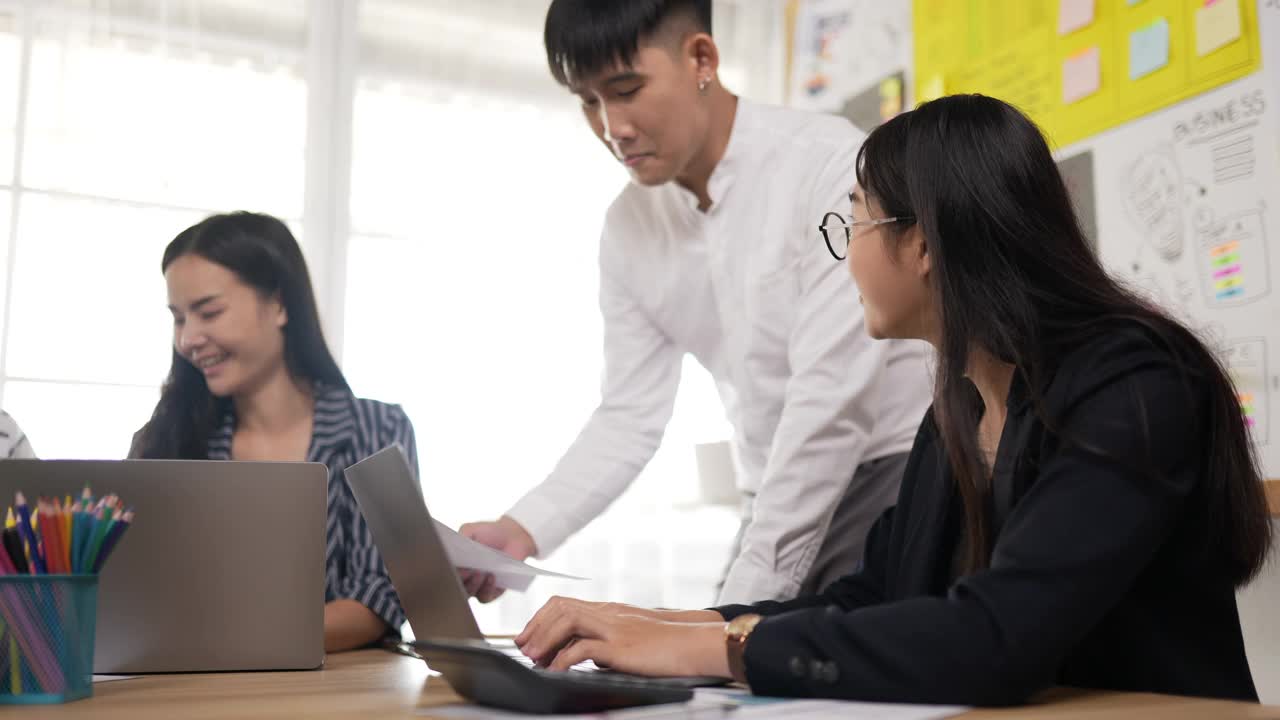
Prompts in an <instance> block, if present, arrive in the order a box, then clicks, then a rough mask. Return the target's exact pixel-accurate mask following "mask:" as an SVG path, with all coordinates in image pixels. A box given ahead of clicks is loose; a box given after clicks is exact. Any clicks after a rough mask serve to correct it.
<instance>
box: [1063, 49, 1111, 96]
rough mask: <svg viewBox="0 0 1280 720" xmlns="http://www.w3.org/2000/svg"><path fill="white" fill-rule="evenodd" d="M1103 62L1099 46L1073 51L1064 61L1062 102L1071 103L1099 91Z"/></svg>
mask: <svg viewBox="0 0 1280 720" xmlns="http://www.w3.org/2000/svg"><path fill="white" fill-rule="evenodd" d="M1101 83H1102V62H1101V57H1100V54H1099V53H1098V48H1097V47H1089V48H1085V49H1083V50H1081V51H1079V52H1076V53H1073V54H1072V55H1071V56H1070V57H1068V58H1067V59H1066V60H1065V61H1063V63H1062V104H1063V105H1070V104H1071V103H1073V102H1076V101H1077V100H1080V99H1082V98H1087V97H1089V96H1090V95H1092V94H1094V93H1096V92H1098V86H1099V85H1101Z"/></svg>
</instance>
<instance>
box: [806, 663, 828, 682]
mask: <svg viewBox="0 0 1280 720" xmlns="http://www.w3.org/2000/svg"><path fill="white" fill-rule="evenodd" d="M809 677H810V678H811V679H812V680H813V681H814V682H822V681H823V680H824V679H826V664H825V663H823V662H822V661H821V660H810V661H809Z"/></svg>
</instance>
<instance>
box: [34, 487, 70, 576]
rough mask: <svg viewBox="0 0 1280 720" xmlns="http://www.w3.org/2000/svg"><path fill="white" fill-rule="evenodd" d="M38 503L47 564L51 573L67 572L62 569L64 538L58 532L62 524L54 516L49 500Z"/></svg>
mask: <svg viewBox="0 0 1280 720" xmlns="http://www.w3.org/2000/svg"><path fill="white" fill-rule="evenodd" d="M37 502H38V507H39V512H40V536H41V538H42V539H43V540H44V560H45V563H46V564H48V566H49V568H48V569H49V572H50V573H61V572H65V570H64V569H63V567H62V537H61V533H59V532H58V528H59V527H61V525H62V523H61V522H59V519H58V517H57V515H55V514H54V509H53V507H52V506H51V505H50V503H49V501H48V500H43V499H42V500H39V501H37Z"/></svg>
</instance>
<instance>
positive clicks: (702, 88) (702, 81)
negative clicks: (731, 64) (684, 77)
mask: <svg viewBox="0 0 1280 720" xmlns="http://www.w3.org/2000/svg"><path fill="white" fill-rule="evenodd" d="M710 84H711V81H710V80H708V79H707V78H699V79H698V93H699V94H700V95H706V94H707V86H708V85H710Z"/></svg>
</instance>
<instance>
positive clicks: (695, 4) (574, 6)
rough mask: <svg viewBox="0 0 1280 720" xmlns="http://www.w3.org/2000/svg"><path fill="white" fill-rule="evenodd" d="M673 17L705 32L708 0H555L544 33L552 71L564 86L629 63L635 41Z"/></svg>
mask: <svg viewBox="0 0 1280 720" xmlns="http://www.w3.org/2000/svg"><path fill="white" fill-rule="evenodd" d="M676 18H681V19H685V18H687V19H688V20H689V21H690V24H691V27H692V28H693V30H694V31H695V32H705V33H710V32H711V0H554V1H553V2H552V3H551V9H549V10H548V11H547V26H546V29H545V30H544V32H543V42H544V44H545V45H546V46H547V63H548V64H549V65H550V66H551V74H552V75H553V76H555V79H556V81H557V82H559V83H560V84H561V85H569V84H570V81H571V80H572V79H574V78H581V77H583V76H586V75H592V74H594V73H597V72H599V71H600V70H603V69H604V68H606V67H608V66H609V65H612V64H613V63H620V64H622V65H629V64H630V63H631V61H632V60H633V59H634V58H635V55H636V52H637V51H639V49H640V41H641V40H642V39H645V38H648V37H650V36H652V35H653V34H654V33H655V32H657V31H658V30H659V29H660V28H662V27H663V25H664V24H666V23H667V22H668V21H671V20H674V19H676Z"/></svg>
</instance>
